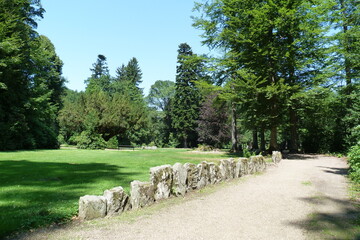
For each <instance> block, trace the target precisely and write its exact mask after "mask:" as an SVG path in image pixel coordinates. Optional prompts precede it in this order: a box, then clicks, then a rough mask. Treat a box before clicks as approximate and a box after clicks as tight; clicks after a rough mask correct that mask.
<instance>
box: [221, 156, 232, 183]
mask: <svg viewBox="0 0 360 240" xmlns="http://www.w3.org/2000/svg"><path fill="white" fill-rule="evenodd" d="M231 165H232V163H231V161H230V160H229V159H223V160H220V173H221V178H222V179H223V180H227V179H230V178H233V171H232V168H231Z"/></svg>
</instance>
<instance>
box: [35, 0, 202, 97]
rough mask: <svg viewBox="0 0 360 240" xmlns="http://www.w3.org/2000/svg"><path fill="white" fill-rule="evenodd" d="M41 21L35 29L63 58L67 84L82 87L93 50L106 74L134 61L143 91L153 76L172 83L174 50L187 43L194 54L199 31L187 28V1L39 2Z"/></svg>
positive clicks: (198, 49) (198, 48) (189, 1)
mask: <svg viewBox="0 0 360 240" xmlns="http://www.w3.org/2000/svg"><path fill="white" fill-rule="evenodd" d="M42 5H43V7H44V8H45V10H46V13H45V14H44V19H42V20H40V21H38V29H37V31H38V32H39V33H40V34H43V35H46V36H47V37H49V38H50V40H51V41H52V42H53V44H54V45H55V48H56V52H57V54H58V55H59V56H60V58H61V60H62V61H63V62H64V67H63V75H64V77H65V78H66V79H67V80H68V83H67V84H66V85H67V87H68V88H70V89H73V90H79V91H81V90H84V89H85V85H84V80H85V79H87V78H88V77H89V76H90V75H91V73H90V70H89V69H90V68H91V66H92V64H93V63H94V62H95V61H96V59H97V55H98V54H103V55H105V56H106V57H107V61H108V65H109V68H110V73H111V74H112V75H114V74H115V70H116V68H117V67H119V66H121V65H122V64H123V63H124V64H127V62H128V61H129V60H130V58H132V57H136V58H137V59H138V61H139V64H140V68H141V70H142V72H143V79H142V80H143V83H142V85H141V86H140V87H142V88H144V93H145V94H147V93H148V90H149V88H150V86H151V85H152V84H153V83H154V82H155V81H156V80H172V81H175V75H176V57H177V49H178V46H179V44H180V43H183V42H187V43H188V44H189V45H190V46H191V47H192V49H193V52H194V53H198V54H203V53H208V52H209V50H208V48H207V47H204V46H201V38H200V37H199V35H200V34H201V31H199V30H197V29H195V28H194V27H192V26H191V24H192V19H191V16H193V15H195V14H196V13H193V12H192V8H193V6H194V2H193V1H192V0H151V1H150V0H137V1H129V0H126V1H125V0H103V1H100V0H62V1H58V0H43V1H42Z"/></svg>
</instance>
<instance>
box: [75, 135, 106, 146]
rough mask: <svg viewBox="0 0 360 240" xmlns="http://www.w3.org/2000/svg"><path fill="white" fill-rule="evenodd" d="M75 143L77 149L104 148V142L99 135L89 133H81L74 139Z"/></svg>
mask: <svg viewBox="0 0 360 240" xmlns="http://www.w3.org/2000/svg"><path fill="white" fill-rule="evenodd" d="M76 142H77V147H78V148H79V149H105V147H106V141H105V140H104V139H103V138H102V137H101V134H98V133H91V132H90V131H83V132H82V133H81V134H80V136H78V137H77V138H76Z"/></svg>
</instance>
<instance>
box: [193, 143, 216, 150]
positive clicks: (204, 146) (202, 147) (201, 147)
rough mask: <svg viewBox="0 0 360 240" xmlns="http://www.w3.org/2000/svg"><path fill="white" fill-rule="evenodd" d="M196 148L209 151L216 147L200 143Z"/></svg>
mask: <svg viewBox="0 0 360 240" xmlns="http://www.w3.org/2000/svg"><path fill="white" fill-rule="evenodd" d="M196 150H197V151H202V152H208V151H213V150H214V147H212V146H209V145H206V144H199V146H198V148H197V149H196Z"/></svg>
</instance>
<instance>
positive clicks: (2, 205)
mask: <svg viewBox="0 0 360 240" xmlns="http://www.w3.org/2000/svg"><path fill="white" fill-rule="evenodd" d="M229 156H230V155H228V154H225V153H224V154H196V153H191V152H189V151H187V150H181V149H159V150H139V151H90V150H70V149H69V150H37V151H16V152H0V238H2V237H4V236H6V235H9V234H11V233H13V232H15V231H19V230H26V229H31V228H36V227H39V226H44V225H48V224H51V223H58V222H65V221H68V220H69V219H71V218H72V217H73V216H75V215H76V214H77V209H78V200H79V197H80V196H83V195H86V194H95V195H102V193H103V191H104V190H105V189H110V188H113V187H116V186H122V187H124V188H125V189H126V190H127V191H128V190H129V183H130V182H131V181H132V180H140V181H149V168H150V167H154V166H159V165H163V164H171V165H172V164H174V163H176V162H180V163H185V162H193V163H198V162H201V161H204V160H208V161H209V160H216V159H221V158H228V157H229Z"/></svg>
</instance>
